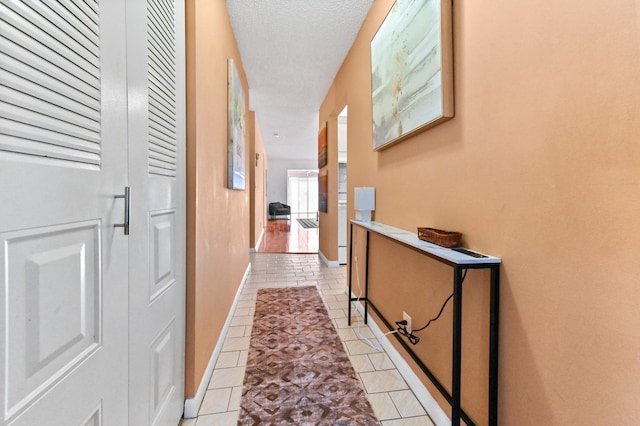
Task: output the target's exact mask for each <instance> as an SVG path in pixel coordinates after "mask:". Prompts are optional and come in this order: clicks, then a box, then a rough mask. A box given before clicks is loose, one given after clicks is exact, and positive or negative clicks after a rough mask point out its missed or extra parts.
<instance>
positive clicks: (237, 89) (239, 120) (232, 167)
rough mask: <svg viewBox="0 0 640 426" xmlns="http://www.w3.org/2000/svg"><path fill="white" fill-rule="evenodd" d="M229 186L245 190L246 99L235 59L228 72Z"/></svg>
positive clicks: (230, 61)
mask: <svg viewBox="0 0 640 426" xmlns="http://www.w3.org/2000/svg"><path fill="white" fill-rule="evenodd" d="M227 86H228V95H227V101H228V107H227V139H228V140H227V156H228V159H227V177H228V179H227V180H228V182H227V186H228V187H229V188H230V189H239V190H244V189H245V140H244V133H245V115H246V111H245V98H244V88H243V87H242V81H241V80H240V75H239V74H238V70H237V69H236V65H235V63H234V62H233V59H229V61H228V72H227Z"/></svg>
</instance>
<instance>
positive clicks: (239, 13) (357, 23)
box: [227, 0, 373, 160]
mask: <svg viewBox="0 0 640 426" xmlns="http://www.w3.org/2000/svg"><path fill="white" fill-rule="evenodd" d="M372 1H373V0H227V8H228V10H229V16H230V18H231V25H232V27H233V32H234V34H235V37H236V40H237V42H238V49H239V50H240V56H241V58H242V64H243V66H244V70H245V73H246V75H247V80H248V82H249V87H250V92H249V99H250V104H249V108H250V109H251V110H253V111H255V113H256V119H257V120H258V124H259V125H260V129H261V131H262V136H263V139H264V143H265V148H266V151H267V156H268V157H269V158H270V159H300V160H302V159H313V158H316V157H317V140H318V127H319V126H318V110H319V109H320V105H321V103H322V101H323V100H324V98H325V96H326V94H327V91H328V90H329V88H330V87H331V84H332V82H333V79H334V78H335V76H336V73H337V72H338V70H339V69H340V66H341V65H342V62H343V61H344V58H345V57H346V55H347V53H348V52H349V49H350V48H351V46H352V44H353V41H354V40H355V37H356V35H357V34H358V32H359V31H360V27H361V26H362V22H363V21H364V18H365V17H366V15H367V13H368V12H369V9H370V8H371V4H372Z"/></svg>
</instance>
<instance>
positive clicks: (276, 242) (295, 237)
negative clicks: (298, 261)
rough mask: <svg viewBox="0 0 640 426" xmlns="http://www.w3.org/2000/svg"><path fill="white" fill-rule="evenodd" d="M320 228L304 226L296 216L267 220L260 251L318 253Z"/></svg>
mask: <svg viewBox="0 0 640 426" xmlns="http://www.w3.org/2000/svg"><path fill="white" fill-rule="evenodd" d="M319 235H320V233H319V228H303V227H302V225H300V224H299V223H298V221H297V220H296V218H295V216H294V217H292V218H291V220H286V219H277V220H269V221H267V227H266V229H265V231H264V235H263V236H262V242H261V243H260V247H258V250H257V252H258V253H318V250H319V247H320V237H319Z"/></svg>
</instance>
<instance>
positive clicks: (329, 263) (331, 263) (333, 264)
mask: <svg viewBox="0 0 640 426" xmlns="http://www.w3.org/2000/svg"><path fill="white" fill-rule="evenodd" d="M318 255H319V256H320V259H322V261H323V262H324V264H325V265H327V266H328V267H329V268H337V267H339V266H340V262H338V261H337V260H329V259H327V257H326V256H325V255H324V254H323V253H322V252H321V251H320V250H318Z"/></svg>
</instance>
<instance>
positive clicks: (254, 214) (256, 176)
mask: <svg viewBox="0 0 640 426" xmlns="http://www.w3.org/2000/svg"><path fill="white" fill-rule="evenodd" d="M249 114H250V117H251V118H250V123H251V125H250V128H249V131H250V132H251V152H250V154H249V159H250V160H249V168H250V169H251V170H252V173H251V195H250V197H251V248H256V249H257V248H258V244H259V239H260V238H261V235H262V232H263V230H264V228H265V226H266V225H265V224H266V221H267V205H266V202H265V189H266V187H265V184H266V180H265V178H266V175H265V174H266V170H267V153H266V152H265V149H264V141H263V140H262V133H261V132H260V125H259V124H258V120H256V118H255V117H256V114H255V112H253V111H251V112H250V113H249ZM256 154H258V156H259V157H258V160H256Z"/></svg>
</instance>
